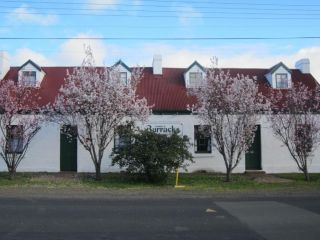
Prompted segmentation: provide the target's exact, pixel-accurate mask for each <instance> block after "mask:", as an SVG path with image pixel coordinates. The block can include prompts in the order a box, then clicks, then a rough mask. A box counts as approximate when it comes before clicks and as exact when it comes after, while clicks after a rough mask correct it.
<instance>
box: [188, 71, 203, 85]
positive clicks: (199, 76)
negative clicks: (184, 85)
mask: <svg viewBox="0 0 320 240" xmlns="http://www.w3.org/2000/svg"><path fill="white" fill-rule="evenodd" d="M191 75H194V76H193V77H191ZM201 80H202V72H189V85H190V86H198V85H199V84H200V83H201ZM193 81H194V82H193Z"/></svg>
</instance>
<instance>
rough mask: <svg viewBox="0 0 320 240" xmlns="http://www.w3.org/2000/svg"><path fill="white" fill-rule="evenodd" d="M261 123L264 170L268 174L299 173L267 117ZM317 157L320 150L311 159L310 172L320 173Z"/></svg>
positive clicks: (319, 154)
mask: <svg viewBox="0 0 320 240" xmlns="http://www.w3.org/2000/svg"><path fill="white" fill-rule="evenodd" d="M319 120H320V119H319ZM260 123H261V158H262V161H261V164H262V170H263V171H265V172H267V173H283V172H299V170H298V166H297V164H296V163H295V162H294V160H293V159H292V157H291V155H290V153H289V151H288V149H287V147H286V146H285V145H284V144H283V143H282V142H281V141H280V140H278V139H277V138H276V137H275V136H274V135H273V133H272V130H271V128H270V123H269V122H267V120H266V117H263V118H261V121H260ZM317 156H320V148H318V149H317V150H316V151H315V152H314V154H313V157H312V158H311V164H309V171H310V172H320V159H319V157H317Z"/></svg>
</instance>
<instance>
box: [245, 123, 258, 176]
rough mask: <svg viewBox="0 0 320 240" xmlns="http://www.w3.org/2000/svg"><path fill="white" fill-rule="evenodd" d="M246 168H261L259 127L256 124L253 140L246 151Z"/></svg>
mask: <svg viewBox="0 0 320 240" xmlns="http://www.w3.org/2000/svg"><path fill="white" fill-rule="evenodd" d="M246 170H261V129H260V125H257V130H256V132H255V137H254V141H253V143H252V145H251V147H250V148H249V150H248V152H247V153H246Z"/></svg>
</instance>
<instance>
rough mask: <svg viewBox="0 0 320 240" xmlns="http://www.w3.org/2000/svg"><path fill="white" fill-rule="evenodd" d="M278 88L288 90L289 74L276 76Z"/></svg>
mask: <svg viewBox="0 0 320 240" xmlns="http://www.w3.org/2000/svg"><path fill="white" fill-rule="evenodd" d="M276 87H277V88H288V74H282V73H281V74H276Z"/></svg>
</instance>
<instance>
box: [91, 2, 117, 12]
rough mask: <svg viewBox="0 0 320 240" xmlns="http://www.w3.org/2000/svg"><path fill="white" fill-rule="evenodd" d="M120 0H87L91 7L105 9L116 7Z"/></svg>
mask: <svg viewBox="0 0 320 240" xmlns="http://www.w3.org/2000/svg"><path fill="white" fill-rule="evenodd" d="M117 3H118V0H87V5H88V8H89V9H92V10H104V9H110V8H115V7H116V4H117Z"/></svg>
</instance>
